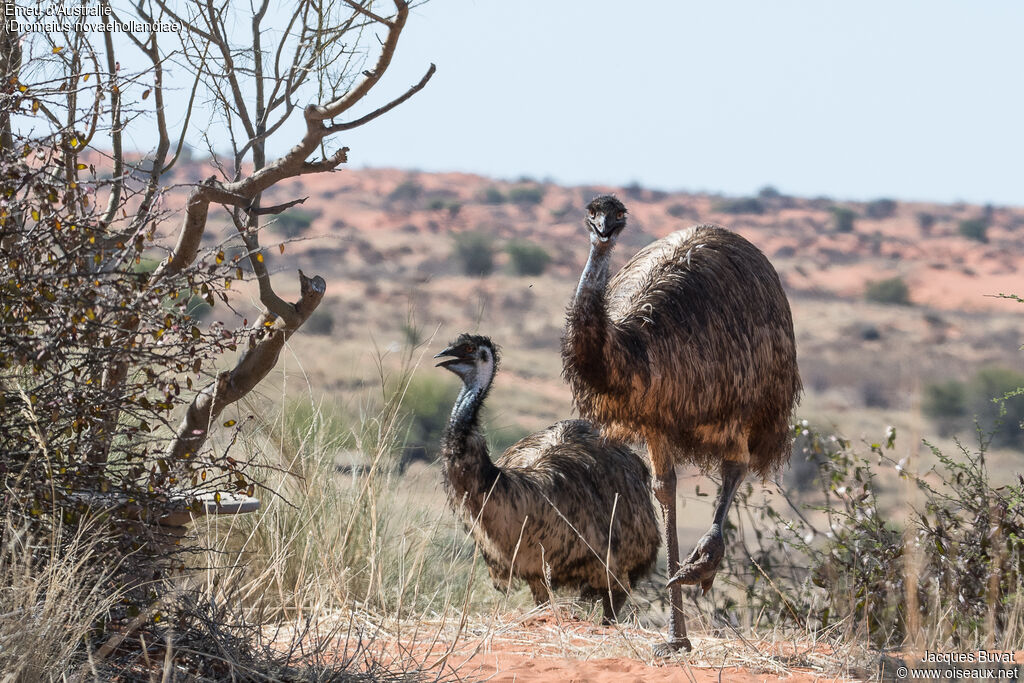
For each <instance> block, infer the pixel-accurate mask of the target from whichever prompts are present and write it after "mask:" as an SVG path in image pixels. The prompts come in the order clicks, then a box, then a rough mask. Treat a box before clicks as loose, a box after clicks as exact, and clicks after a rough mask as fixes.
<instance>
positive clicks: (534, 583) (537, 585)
mask: <svg viewBox="0 0 1024 683" xmlns="http://www.w3.org/2000/svg"><path fill="white" fill-rule="evenodd" d="M526 583H527V585H529V586H530V594H531V595H533V601H534V602H535V603H536V604H537V606H538V607H540V606H541V605H543V604H544V603H546V602H547V601H548V597H550V596H549V595H548V587H547V584H545V583H544V581H542V580H541V579H527V581H526Z"/></svg>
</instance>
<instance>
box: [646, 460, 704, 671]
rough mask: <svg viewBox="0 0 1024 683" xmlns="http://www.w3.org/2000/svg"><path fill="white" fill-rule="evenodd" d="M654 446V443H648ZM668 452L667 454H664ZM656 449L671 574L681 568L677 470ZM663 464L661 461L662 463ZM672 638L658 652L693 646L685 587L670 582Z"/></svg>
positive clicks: (657, 482)
mask: <svg viewBox="0 0 1024 683" xmlns="http://www.w3.org/2000/svg"><path fill="white" fill-rule="evenodd" d="M648 447H649V448H650V443H648ZM663 455H665V454H663ZM658 460H659V459H658V458H657V457H656V456H655V451H654V449H651V463H652V465H654V471H655V472H654V497H655V498H657V500H658V502H659V503H660V504H661V512H662V515H663V516H664V519H665V546H666V548H667V549H668V575H669V576H672V575H673V574H675V573H676V572H677V571H678V570H679V534H678V533H677V532H676V470H675V466H674V464H673V463H672V461H671V455H669V457H668V462H658ZM659 465H661V466H660V467H659ZM669 605H670V606H669V615H668V625H669V642H668V643H667V644H666V646H665V647H659V648H655V653H656V654H657V655H658V656H667V655H669V654H671V653H672V652H674V651H676V650H678V649H680V648H682V649H684V650H686V651H687V652H689V651H690V650H691V649H693V648H692V646H691V645H690V639H689V638H687V637H686V620H685V618H684V617H683V587H682V586H681V585H679V584H678V583H676V584H670V585H669Z"/></svg>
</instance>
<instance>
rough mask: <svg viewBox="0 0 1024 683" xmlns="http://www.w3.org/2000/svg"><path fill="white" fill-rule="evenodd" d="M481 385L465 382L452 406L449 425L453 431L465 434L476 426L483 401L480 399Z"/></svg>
mask: <svg viewBox="0 0 1024 683" xmlns="http://www.w3.org/2000/svg"><path fill="white" fill-rule="evenodd" d="M480 394H481V387H478V386H471V385H469V384H465V383H464V384H463V385H462V389H461V390H460V391H459V395H458V397H457V398H456V399H455V405H454V406H452V414H451V417H450V418H449V419H448V427H449V429H450V430H451V431H452V432H453V433H457V434H458V433H461V434H465V433H466V432H468V431H469V430H470V429H472V428H473V427H475V426H476V420H477V415H478V413H479V412H480V406H481V405H482V404H483V401H481V400H480Z"/></svg>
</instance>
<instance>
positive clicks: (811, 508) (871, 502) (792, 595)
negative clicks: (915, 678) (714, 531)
mask: <svg viewBox="0 0 1024 683" xmlns="http://www.w3.org/2000/svg"><path fill="white" fill-rule="evenodd" d="M797 436H798V438H797V445H796V447H797V448H798V449H802V450H803V453H802V454H801V455H802V457H803V458H804V459H805V460H809V461H811V462H813V463H815V464H816V465H817V466H818V476H817V484H818V487H819V494H818V496H817V497H816V498H815V499H813V502H810V503H806V504H804V505H798V504H796V503H795V502H794V501H793V500H792V499H790V498H789V497H788V495H787V493H786V492H785V491H784V490H782V489H778V490H777V491H776V492H775V494H769V495H766V496H765V498H764V500H762V501H758V502H755V501H754V499H753V496H752V495H751V491H752V490H751V489H750V488H749V487H748V489H747V491H746V492H744V493H743V494H742V495H741V496H740V497H739V508H740V510H741V515H740V517H741V520H746V521H747V522H748V523H750V524H751V526H752V528H753V530H754V532H753V535H754V539H755V540H754V543H753V545H748V544H746V543H742V542H741V543H734V544H733V545H732V546H731V548H730V550H729V555H728V557H727V565H728V569H729V573H728V575H727V580H728V581H729V582H730V583H731V584H732V585H733V586H735V587H737V588H739V589H740V590H741V591H742V592H743V595H744V601H743V602H742V603H741V602H740V601H739V600H738V599H736V598H735V597H732V598H729V597H727V598H726V599H724V600H722V601H720V603H719V604H718V605H717V615H718V616H719V617H720V618H723V619H726V620H727V621H728V620H729V619H730V615H732V616H735V615H736V614H737V613H739V612H745V614H746V616H747V618H749V619H750V620H751V621H752V622H753V623H754V625H755V627H756V626H757V625H758V624H772V625H773V626H774V625H777V624H789V625H791V626H792V627H793V628H796V629H799V630H801V631H808V630H809V631H812V632H822V631H827V630H829V629H835V628H840V629H841V631H842V633H843V634H844V635H845V636H846V637H848V638H850V639H853V640H857V641H860V642H865V641H866V642H867V643H870V645H872V646H874V647H879V648H891V647H904V646H908V645H913V646H915V647H928V648H930V649H937V650H951V649H956V650H964V649H966V648H970V647H981V646H988V647H993V646H995V647H997V648H999V647H1003V648H1013V647H1014V646H1015V644H1016V643H1017V642H1018V641H1019V638H1020V636H1021V634H1022V633H1024V609H1022V608H1024V478H1018V482H1017V483H1015V484H1012V485H1007V486H994V485H993V484H992V483H991V481H990V479H989V474H988V470H987V467H986V462H985V454H986V450H987V447H988V443H987V441H986V440H985V439H981V440H980V442H979V445H978V447H977V448H975V449H969V448H967V447H965V446H964V445H962V444H958V450H957V452H956V454H955V455H947V454H945V453H943V452H942V451H940V450H939V449H938V448H936V447H934V446H931V447H930V448H931V451H932V454H933V456H934V458H935V460H936V464H935V465H934V466H933V467H931V468H930V469H929V470H928V471H926V472H922V473H914V472H911V471H909V470H908V468H907V463H906V461H905V460H896V459H895V457H894V456H893V449H894V447H895V438H896V435H895V431H894V430H893V429H892V428H891V427H890V428H889V430H888V432H887V434H886V438H885V439H884V440H882V441H880V442H879V443H872V444H867V445H866V448H867V452H868V454H867V455H865V454H863V453H860V452H858V451H856V450H855V449H854V448H853V447H852V445H851V444H850V442H848V441H846V440H844V439H842V438H838V437H835V436H824V435H822V434H820V433H818V432H815V431H813V430H812V429H811V428H809V427H808V426H806V424H805V425H802V426H798V427H797ZM885 470H888V471H889V472H891V473H894V474H896V475H898V478H899V480H901V481H903V482H905V488H904V490H903V491H902V492H901V493H900V494H898V495H896V496H887V495H886V491H885V488H884V487H883V486H882V485H881V484H880V482H879V476H880V473H881V472H883V471H885ZM912 490H916V492H917V494H916V495H917V496H918V497H919V502H918V503H916V504H914V503H911V502H910V501H909V500H908V499H909V498H910V496H909V493H910V491H912ZM782 505H785V508H786V509H783V507H782ZM820 520H823V521H820ZM734 533H735V534H736V536H735V537H737V538H739V537H740V536H741V535H740V534H739V533H737V532H736V531H735V530H734Z"/></svg>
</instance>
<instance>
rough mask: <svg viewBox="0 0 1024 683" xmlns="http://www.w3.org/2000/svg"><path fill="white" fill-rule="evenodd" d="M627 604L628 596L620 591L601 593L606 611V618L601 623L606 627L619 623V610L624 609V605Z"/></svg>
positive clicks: (602, 605)
mask: <svg viewBox="0 0 1024 683" xmlns="http://www.w3.org/2000/svg"><path fill="white" fill-rule="evenodd" d="M625 602H626V594H625V593H623V592H622V591H620V590H612V591H611V592H610V593H609V591H607V590H603V591H601V607H602V609H603V611H604V618H603V619H601V623H602V624H604V625H605V626H608V625H609V624H611V623H613V622H616V621H618V619H619V610H621V609H622V605H623V604H624V603H625Z"/></svg>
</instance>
